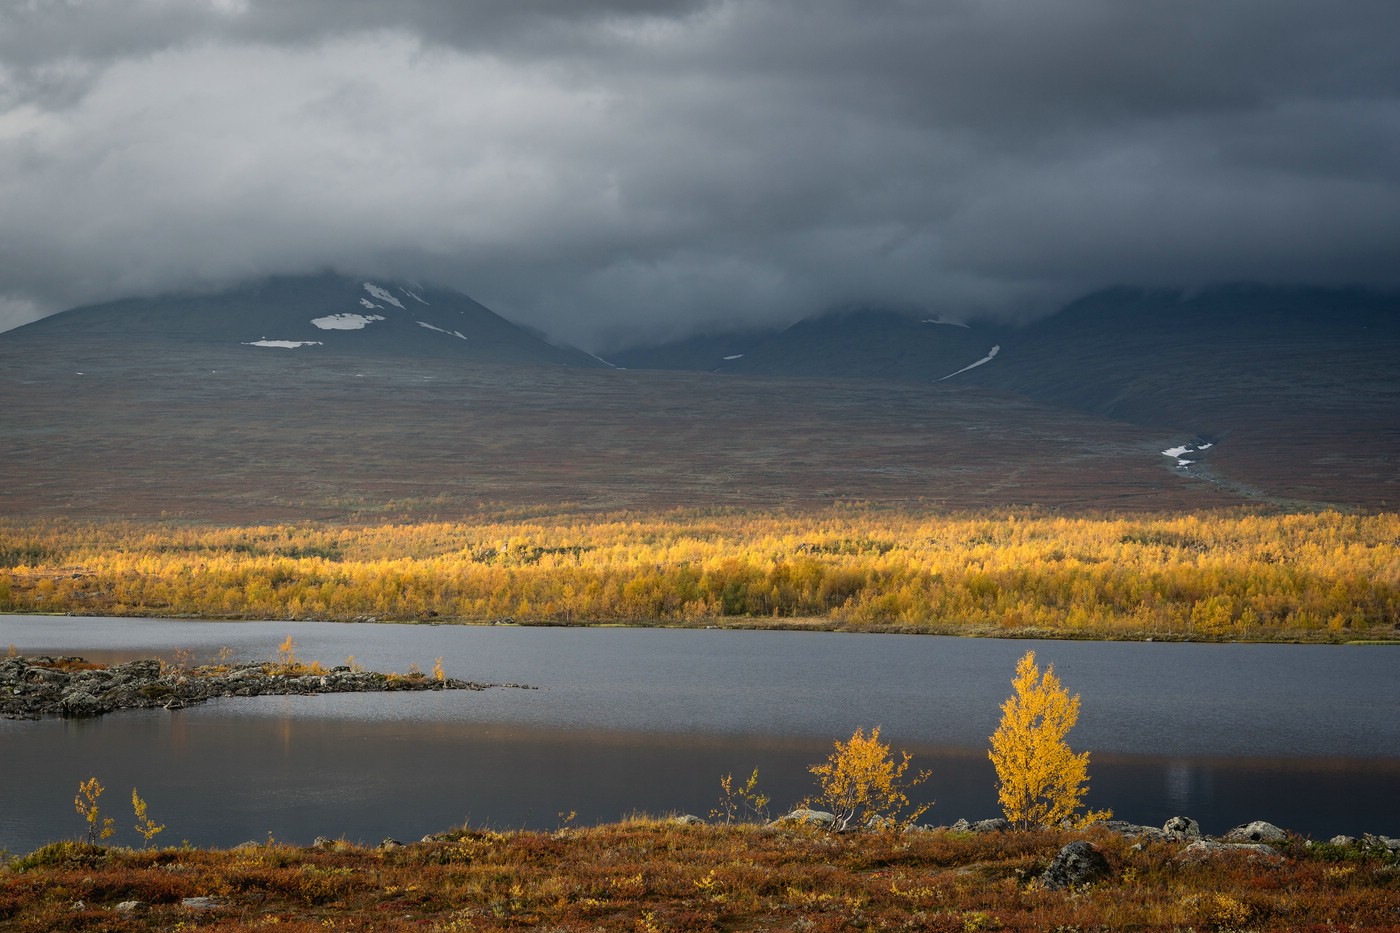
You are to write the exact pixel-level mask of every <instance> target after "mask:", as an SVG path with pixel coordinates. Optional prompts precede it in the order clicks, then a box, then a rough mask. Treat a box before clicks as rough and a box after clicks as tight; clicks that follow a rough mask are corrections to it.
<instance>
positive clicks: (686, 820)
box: [671, 813, 705, 826]
mask: <svg viewBox="0 0 1400 933" xmlns="http://www.w3.org/2000/svg"><path fill="white" fill-rule="evenodd" d="M671 822H672V823H674V824H676V825H677V826H704V825H705V821H704V820H702V819H700V817H698V816H696V815H695V814H693V813H682V814H681V815H680V816H678V817H676V818H675V819H673V820H672V821H671Z"/></svg>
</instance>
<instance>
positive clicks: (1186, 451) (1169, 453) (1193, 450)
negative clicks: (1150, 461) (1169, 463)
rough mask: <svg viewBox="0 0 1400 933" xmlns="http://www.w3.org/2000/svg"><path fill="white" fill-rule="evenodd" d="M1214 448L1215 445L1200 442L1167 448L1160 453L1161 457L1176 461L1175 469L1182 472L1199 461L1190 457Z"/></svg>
mask: <svg viewBox="0 0 1400 933" xmlns="http://www.w3.org/2000/svg"><path fill="white" fill-rule="evenodd" d="M1214 446H1215V444H1213V443H1210V442H1202V443H1199V444H1182V445H1181V446H1180V447H1168V448H1167V449H1166V450H1164V451H1162V456H1164V457H1172V458H1174V459H1175V460H1176V465H1177V467H1178V468H1180V469H1183V470H1184V469H1186V468H1187V467H1189V466H1191V465H1192V464H1193V463H1195V462H1196V460H1197V459H1199V458H1197V457H1194V456H1192V454H1198V453H1201V452H1202V451H1206V450H1210V449H1211V448H1212V447H1214Z"/></svg>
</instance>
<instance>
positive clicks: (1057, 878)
mask: <svg viewBox="0 0 1400 933" xmlns="http://www.w3.org/2000/svg"><path fill="white" fill-rule="evenodd" d="M1107 875H1108V859H1106V858H1104V857H1103V853H1102V852H1100V851H1099V850H1098V849H1096V848H1094V846H1093V845H1092V844H1091V843H1088V842H1085V841H1084V840H1082V839H1081V840H1078V841H1076V842H1071V843H1070V844H1069V845H1067V846H1065V847H1064V848H1063V849H1061V850H1060V851H1059V853H1058V854H1057V855H1056V856H1055V858H1054V860H1053V861H1052V862H1051V863H1050V867H1049V868H1047V869H1045V871H1044V872H1043V873H1042V874H1041V876H1040V883H1041V884H1042V885H1044V886H1045V887H1047V888H1049V889H1050V890H1052V891H1063V890H1065V889H1066V888H1077V887H1082V886H1084V885H1086V884H1093V883H1094V882H1095V881H1097V880H1099V879H1100V878H1103V877H1105V876H1107Z"/></svg>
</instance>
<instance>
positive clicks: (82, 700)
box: [59, 690, 104, 718]
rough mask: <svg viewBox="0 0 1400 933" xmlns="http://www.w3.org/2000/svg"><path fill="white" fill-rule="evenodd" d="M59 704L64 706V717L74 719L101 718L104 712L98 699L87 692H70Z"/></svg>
mask: <svg viewBox="0 0 1400 933" xmlns="http://www.w3.org/2000/svg"><path fill="white" fill-rule="evenodd" d="M59 703H60V704H61V706H62V709H63V715H64V716H69V717H73V718H78V717H82V716H99V715H101V714H102V713H103V712H104V710H103V709H102V704H101V703H100V702H98V699H97V697H95V696H93V695H92V694H91V693H88V692H87V691H86V690H70V691H68V692H67V693H65V694H64V695H63V698H62V699H61V700H60V701H59Z"/></svg>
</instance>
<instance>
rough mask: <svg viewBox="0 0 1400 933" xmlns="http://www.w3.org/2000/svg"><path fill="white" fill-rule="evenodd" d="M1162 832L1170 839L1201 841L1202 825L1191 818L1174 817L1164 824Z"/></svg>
mask: <svg viewBox="0 0 1400 933" xmlns="http://www.w3.org/2000/svg"><path fill="white" fill-rule="evenodd" d="M1162 832H1163V833H1165V834H1166V835H1167V838H1169V839H1199V838H1201V824H1200V823H1197V822H1196V821H1195V820H1193V819H1191V817H1189V816H1174V817H1172V818H1171V819H1169V820H1167V821H1166V822H1165V823H1163V824H1162Z"/></svg>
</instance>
